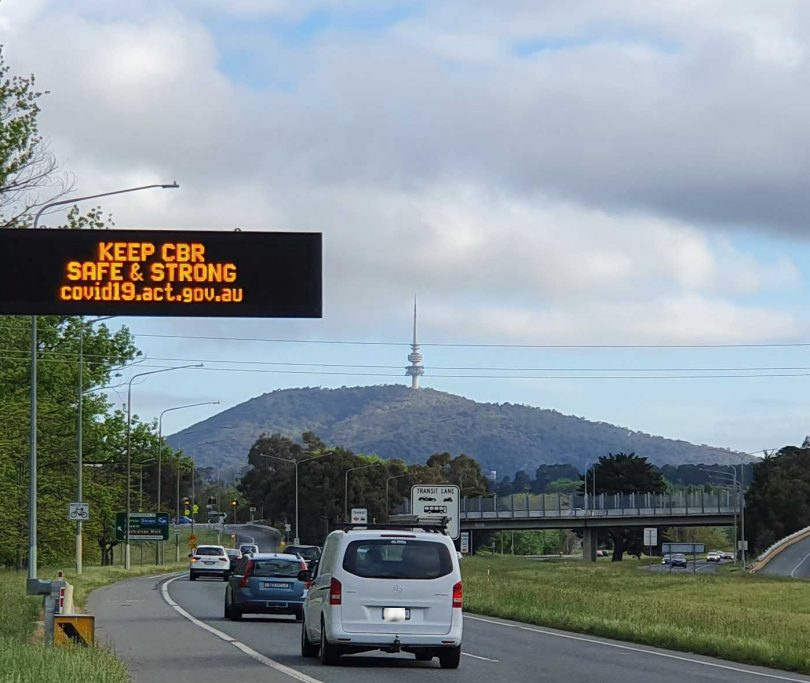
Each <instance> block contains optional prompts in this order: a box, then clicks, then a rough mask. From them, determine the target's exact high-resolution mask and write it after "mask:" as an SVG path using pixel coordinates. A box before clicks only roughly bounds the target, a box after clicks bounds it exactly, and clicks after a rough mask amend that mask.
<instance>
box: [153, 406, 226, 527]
mask: <svg viewBox="0 0 810 683" xmlns="http://www.w3.org/2000/svg"><path fill="white" fill-rule="evenodd" d="M213 405H219V401H203V402H202V403H189V404H188V405H185V406H175V407H174V408H166V409H165V410H163V411H161V413H160V416H159V417H158V454H157V463H158V485H157V511H158V512H160V503H161V498H160V483H161V482H160V477H161V463H162V460H163V416H164V415H165V414H166V413H170V412H172V411H173V410H183V409H185V408H197V407H199V406H213Z"/></svg>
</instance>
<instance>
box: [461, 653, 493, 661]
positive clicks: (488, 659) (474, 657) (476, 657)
mask: <svg viewBox="0 0 810 683" xmlns="http://www.w3.org/2000/svg"><path fill="white" fill-rule="evenodd" d="M461 654H463V655H464V656H465V657H472V658H473V659H481V660H483V661H485V662H495V663H496V664H500V661H499V660H497V659H490V658H489V657H482V656H481V655H472V654H470V653H469V652H462V653H461Z"/></svg>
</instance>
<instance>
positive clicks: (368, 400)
mask: <svg viewBox="0 0 810 683" xmlns="http://www.w3.org/2000/svg"><path fill="white" fill-rule="evenodd" d="M305 431H311V432H314V433H315V434H316V435H317V436H318V437H320V438H321V439H322V440H323V441H324V442H326V443H327V444H329V445H333V446H344V447H346V448H349V449H351V450H352V451H354V452H355V453H376V454H378V455H380V456H382V457H384V458H400V459H402V460H404V461H406V462H408V463H416V462H424V461H425V460H426V459H427V458H428V456H430V455H431V454H433V453H436V452H444V451H447V452H449V453H451V454H452V455H458V454H460V453H466V454H467V455H470V456H473V457H475V458H476V459H477V460H478V461H479V462H480V463H481V466H482V468H483V469H484V471H489V470H496V471H497V473H498V477H499V478H500V477H502V476H504V475H509V476H512V475H513V474H514V473H515V472H517V471H518V470H521V469H523V470H526V472H527V473H529V474H530V475H531V476H534V470H535V469H536V468H537V466H538V465H540V464H557V463H566V464H571V465H574V466H575V467H577V468H579V469H580V470H584V469H585V467H587V465H588V464H589V463H592V462H593V461H594V460H595V459H596V458H597V457H598V456H600V455H607V454H608V453H618V452H622V451H623V452H635V453H636V454H638V455H643V456H646V457H647V458H649V460H650V461H651V462H653V463H655V464H657V465H665V464H671V465H682V464H685V463H705V464H708V463H736V462H738V454H737V453H735V452H733V451H730V450H727V449H722V448H715V447H712V446H705V445H701V446H697V445H695V444H691V443H688V442H686V441H675V440H671V439H665V438H663V437H660V436H651V435H650V434H645V433H643V432H634V431H631V430H628V429H625V428H622V427H616V426H614V425H611V424H607V423H604V422H589V421H588V420H586V419H584V418H581V417H574V416H572V415H563V414H561V413H558V412H557V411H555V410H546V409H541V408H533V407H530V406H524V405H514V404H511V403H504V404H496V403H477V402H475V401H472V400H470V399H467V398H464V397H462V396H456V395H454V394H448V393H444V392H441V391H436V390H434V389H418V390H416V391H414V390H412V389H409V388H407V387H405V386H400V385H394V386H370V387H342V388H340V389H319V388H306V389H281V390H278V391H273V392H271V393H269V394H263V395H262V396H258V397H256V398H253V399H250V400H249V401H245V402H244V403H241V404H239V405H237V406H234V407H233V408H229V409H228V410H225V411H223V412H221V413H219V414H217V415H214V416H213V417H210V418H208V419H207V420H204V421H203V422H199V423H197V424H195V425H192V426H191V427H189V428H187V429H185V430H183V431H180V432H178V433H176V434H173V435H172V436H170V437H168V439H167V440H168V442H169V443H170V444H171V445H172V446H173V447H174V448H180V449H182V450H183V451H185V452H186V453H188V454H190V455H191V456H193V457H194V459H195V461H196V462H197V465H198V467H214V468H217V467H219V468H222V469H226V468H234V469H237V468H239V467H244V466H245V465H246V463H247V454H248V451H249V450H250V447H251V446H252V445H253V443H254V441H255V440H256V439H257V438H258V437H259V436H260V435H261V434H262V433H264V432H267V433H268V434H272V433H275V432H280V433H281V434H284V435H285V436H289V437H292V438H296V439H297V438H300V436H301V434H302V433H303V432H305Z"/></svg>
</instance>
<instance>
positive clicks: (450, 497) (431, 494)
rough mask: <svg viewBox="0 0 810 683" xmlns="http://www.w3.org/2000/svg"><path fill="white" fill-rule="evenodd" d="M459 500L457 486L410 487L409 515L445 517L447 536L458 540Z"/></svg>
mask: <svg viewBox="0 0 810 683" xmlns="http://www.w3.org/2000/svg"><path fill="white" fill-rule="evenodd" d="M459 499H460V495H459V490H458V486H445V485H441V486H412V487H411V513H412V514H414V515H416V516H417V517H446V518H447V535H448V536H449V537H450V538H458V537H459V534H460V532H461V530H460V529H459V523H458V521H459Z"/></svg>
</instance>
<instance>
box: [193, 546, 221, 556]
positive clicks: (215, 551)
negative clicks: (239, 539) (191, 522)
mask: <svg viewBox="0 0 810 683" xmlns="http://www.w3.org/2000/svg"><path fill="white" fill-rule="evenodd" d="M195 553H196V554H197V555H222V554H223V553H222V551H221V550H220V549H219V548H211V547H207V546H200V547H199V548H197V550H196V551H195Z"/></svg>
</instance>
